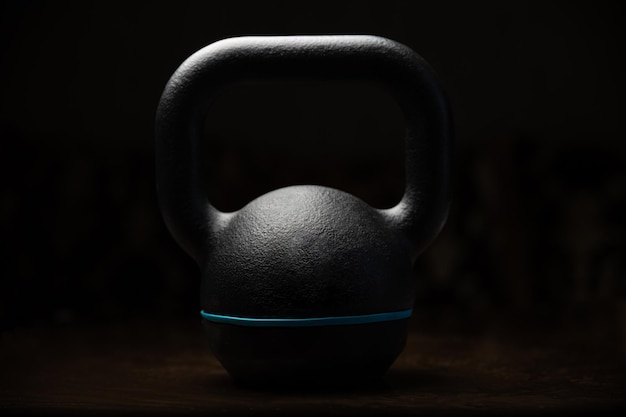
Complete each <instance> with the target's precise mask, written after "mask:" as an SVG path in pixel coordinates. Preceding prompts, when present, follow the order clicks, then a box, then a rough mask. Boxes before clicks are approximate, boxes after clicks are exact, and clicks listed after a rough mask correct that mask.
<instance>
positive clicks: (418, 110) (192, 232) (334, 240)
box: [156, 36, 452, 384]
mask: <svg viewBox="0 0 626 417" xmlns="http://www.w3.org/2000/svg"><path fill="white" fill-rule="evenodd" d="M270 79H278V80H286V79H300V80H302V79H318V80H319V79H326V80H342V79H352V80H355V79H356V80H368V81H371V82H375V83H381V84H383V85H384V86H386V88H388V89H389V90H390V92H391V93H392V94H393V96H394V97H395V99H396V100H397V101H398V103H399V105H400V107H401V108H402V111H403V112H404V116H405V120H406V189H405V193H404V196H403V198H402V200H401V201H400V202H399V204H398V205H397V206H395V207H393V208H391V209H386V210H379V209H375V208H372V207H371V206H369V205H367V204H366V203H364V202H363V201H361V200H360V199H358V198H356V197H354V196H352V195H350V194H348V193H345V192H342V191H339V190H336V189H331V188H327V187H321V186H313V185H305V186H292V187H286V188H281V189H278V190H275V191H272V192H270V193H268V194H265V195H263V196H261V197H259V198H257V199H255V200H253V201H251V202H250V203H248V204H247V205H246V206H245V207H243V208H242V209H241V210H239V211H237V212H233V213H222V212H220V211H218V210H217V209H215V208H214V207H213V206H212V205H211V204H210V202H209V201H208V199H207V195H206V188H205V185H204V182H203V177H202V172H203V169H202V167H203V164H204V161H203V160H202V158H201V153H200V152H199V151H198V148H199V146H200V142H201V140H202V132H203V122H204V120H205V116H206V113H207V111H208V109H209V106H210V104H211V100H212V99H213V98H214V97H215V95H216V92H217V91H218V90H219V89H220V88H222V87H224V86H226V85H229V84H231V83H234V82H237V81H242V80H270ZM451 140H452V129H451V116H450V113H449V111H448V107H447V101H446V98H445V95H444V93H443V91H442V89H441V86H440V84H439V82H438V80H437V78H436V75H435V74H434V72H433V71H432V69H431V68H430V67H429V66H428V64H427V63H426V62H425V61H424V60H423V59H422V58H421V57H420V56H419V55H417V54H416V53H415V52H413V51H412V50H410V49H409V48H408V47H406V46H404V45H401V44H399V43H397V42H394V41H391V40H388V39H385V38H381V37H375V36H293V37H290V36H286V37H272V36H270V37H240V38H231V39H226V40H222V41H219V42H215V43H213V44H211V45H209V46H207V47H205V48H203V49H201V50H200V51H198V52H196V53H195V54H193V55H192V56H191V57H189V58H188V59H187V60H186V61H185V62H184V63H183V64H182V65H181V66H180V67H179V68H178V70H177V71H176V72H175V73H174V75H173V76H172V77H171V79H170V80H169V82H168V84H167V86H166V87H165V90H164V92H163V95H162V96H161V101H160V103H159V107H158V111H157V117H156V164H157V188H158V194H159V202H160V206H161V210H162V212H163V217H164V219H165V223H166V224H167V226H168V228H169V230H170V232H171V233H172V235H173V236H174V238H175V239H176V241H177V242H178V244H179V245H180V246H181V247H182V248H183V249H184V250H185V251H186V252H187V253H188V254H189V255H190V256H191V257H193V258H194V259H195V260H196V262H197V263H198V265H199V266H200V269H201V270H202V286H201V288H202V289H201V306H202V311H201V315H202V317H203V323H204V326H205V328H206V330H207V331H208V335H209V340H210V345H211V348H212V350H213V352H214V354H215V356H216V357H217V358H218V359H219V360H220V362H221V363H222V365H223V366H224V367H225V368H226V370H227V371H228V372H229V373H230V374H231V376H232V377H234V379H235V380H237V381H241V382H250V383H260V384H270V383H281V382H286V383H289V384H293V383H297V382H304V383H307V382H324V381H328V382H333V383H336V382H340V381H341V382H361V381H364V380H369V379H372V378H379V377H381V376H382V375H383V374H384V373H385V372H386V370H387V369H388V368H389V366H390V365H391V364H392V362H393V361H394V360H395V358H396V357H397V356H398V355H399V353H400V352H401V351H402V349H403V347H404V344H405V341H406V336H407V322H408V319H409V317H410V315H411V312H412V306H413V301H414V276H413V273H412V269H413V264H414V261H415V259H416V257H417V255H418V254H419V253H420V252H421V251H422V250H423V249H424V248H425V247H426V246H428V245H429V244H430V242H431V241H432V240H433V239H434V238H435V237H436V235H437V234H438V233H439V231H440V230H441V228H442V226H443V224H444V223H445V220H446V217H447V213H448V207H449V202H450V179H449V175H450V147H451Z"/></svg>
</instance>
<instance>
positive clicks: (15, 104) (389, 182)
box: [0, 0, 626, 352]
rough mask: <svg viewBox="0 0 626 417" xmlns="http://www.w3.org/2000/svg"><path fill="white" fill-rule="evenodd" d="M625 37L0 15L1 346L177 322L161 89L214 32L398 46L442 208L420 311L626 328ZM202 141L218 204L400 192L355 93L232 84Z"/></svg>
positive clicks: (388, 111) (186, 5)
mask: <svg viewBox="0 0 626 417" xmlns="http://www.w3.org/2000/svg"><path fill="white" fill-rule="evenodd" d="M624 27H625V25H624V5H623V4H621V3H620V2H601V1H597V2H593V3H591V2H571V1H570V2H523V1H509V2H499V1H490V2H466V1H437V2H424V1H390V0H387V1H345V2H331V1H302V2H294V1H265V2H260V1H256V2H242V1H237V2H234V1H233V2H214V1H204V2H188V1H176V2H169V3H166V2H162V1H161V2H125V3H121V2H119V3H117V4H116V3H115V2H111V1H106V2H80V3H79V2H76V3H69V2H33V1H20V2H17V1H15V2H2V3H1V6H0V31H1V35H0V75H1V77H0V79H1V80H2V87H1V90H0V161H1V163H0V169H1V170H2V173H1V175H0V178H1V179H0V181H1V184H2V188H1V193H2V194H1V199H0V202H1V204H0V233H1V236H2V239H1V245H2V247H1V256H0V324H1V326H2V330H3V331H11V330H12V329H15V328H16V327H21V326H30V325H35V324H45V325H48V324H50V325H65V324H71V323H85V322H94V321H123V320H127V319H129V318H132V317H147V316H151V317H157V318H164V319H169V318H187V317H196V316H197V314H198V309H199V295H198V290H199V271H198V269H197V267H196V265H195V264H194V263H193V262H192V261H191V259H190V258H188V257H187V256H186V254H184V253H183V252H182V251H181V250H180V249H179V248H178V246H177V245H176V244H175V242H174V241H173V239H172V238H171V237H170V235H169V233H168V232H167V230H166V229H165V226H164V223H163V221H162V219H161V217H160V212H159V209H158V206H157V201H156V192H155V178H154V143H153V142H154V127H153V126H154V115H155V111H156V107H157V104H158V101H159V97H160V94H161V92H162V90H163V88H164V86H165V83H166V82H167V80H168V78H169V77H170V75H171V74H172V73H173V72H174V71H175V70H176V68H177V67H178V66H179V65H180V64H181V63H182V61H183V60H184V59H186V58H187V57H188V56H189V55H190V54H192V53H193V52H195V51H196V50H198V49H200V48H201V47H203V46H205V45H207V44H209V43H211V42H214V41H216V40H219V39H223V38H226V37H231V36H240V35H272V34H344V33H345V34H376V35H381V36H385V37H388V38H391V39H394V40H396V41H399V42H402V43H404V44H406V45H408V46H409V47H411V48H412V49H414V50H415V51H416V52H418V53H419V54H421V55H422V56H423V57H424V58H425V59H426V60H427V61H428V62H429V63H430V64H431V65H432V66H433V67H434V69H435V70H436V72H437V73H438V74H439V76H440V79H441V82H442V84H443V85H444V87H445V89H446V91H447V92H448V95H449V98H450V103H451V106H452V111H453V114H454V117H455V131H456V146H455V153H454V181H455V184H454V189H455V194H454V202H453V206H452V211H451V215H450V218H449V221H448V223H447V225H446V227H445V229H444V230H443V232H442V234H441V236H440V237H439V238H438V240H437V241H436V242H435V243H434V244H433V245H432V246H431V247H430V248H429V249H428V250H427V251H426V252H425V253H424V254H423V255H422V257H421V258H420V259H419V261H418V264H417V267H416V275H417V280H418V289H417V291H418V292H417V301H416V309H417V310H418V311H419V312H420V317H425V318H426V319H424V320H425V321H428V322H429V323H434V324H433V325H434V326H436V325H437V323H443V322H445V321H446V320H448V321H453V322H457V323H458V322H459V321H458V320H460V319H459V318H462V319H463V320H465V321H467V320H474V321H475V322H477V323H480V322H483V321H486V320H489V319H490V318H493V317H500V316H506V315H513V316H516V317H521V318H525V317H532V318H539V319H540V320H543V319H556V320H564V321H566V322H574V323H576V322H577V321H581V320H582V321H584V320H592V321H593V320H600V321H603V322H606V321H607V320H608V321H611V320H612V321H611V323H613V321H614V323H615V326H618V327H620V326H621V328H623V329H624V334H626V325H625V324H624V323H626V301H625V300H626V278H625V274H626V257H625V256H624V254H625V252H626V251H625V249H626V240H625V236H626V235H625V229H626V221H625V220H624V213H626V170H625V164H624V162H625V159H626V143H625V139H626V138H625V127H624V125H625V124H624V121H623V117H624V114H625V113H624V110H625V109H624V99H623V98H624V95H625V91H624V76H623V74H624V73H625V72H626V71H625V68H624V63H623V57H622V55H623V52H624V50H625V49H624ZM205 130H206V140H207V144H208V145H207V149H208V151H207V155H206V158H207V161H208V163H207V166H208V172H207V175H208V178H209V181H208V185H209V187H208V190H207V193H208V194H209V196H210V199H211V201H213V202H214V204H215V205H216V206H217V207H218V208H220V209H222V210H236V209H238V208H240V207H242V206H243V205H244V204H245V203H246V202H248V201H250V200H251V199H253V198H254V197H257V196H259V195H261V194H263V193H265V192H267V191H270V190H272V189H275V188H277V187H281V186H285V185H292V184H303V183H313V184H321V185H327V186H332V187H336V188H339V189H342V190H344V191H348V192H351V193H353V194H355V195H357V196H359V197H360V198H362V199H364V200H365V201H366V202H368V203H370V204H372V205H374V206H376V207H381V208H382V207H390V206H393V205H394V204H395V203H397V202H398V201H399V199H400V197H401V195H402V190H403V186H404V172H403V169H404V160H403V158H404V145H403V142H402V141H403V137H402V132H403V120H402V115H401V114H400V112H399V110H398V108H397V106H396V104H395V103H394V102H393V100H392V99H391V98H390V97H389V95H388V93H387V92H386V91H384V90H381V89H379V88H378V87H376V86H373V85H368V84H363V83H340V84H338V83H331V82H328V83H312V84H302V83H283V84H267V85H252V86H250V85H248V86H242V85H238V86H233V88H231V89H228V90H225V91H224V92H223V94H221V95H220V96H219V97H218V99H217V101H216V103H215V105H214V106H213V108H212V110H211V112H210V113H209V114H208V115H207V123H206V129H205ZM625 340H626V339H625ZM625 352H626V351H625Z"/></svg>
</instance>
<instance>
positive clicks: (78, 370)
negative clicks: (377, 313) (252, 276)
mask: <svg viewBox="0 0 626 417" xmlns="http://www.w3.org/2000/svg"><path fill="white" fill-rule="evenodd" d="M515 326H516V325H515V324H510V325H507V324H506V323H505V324H504V325H502V326H500V327H499V328H498V329H496V330H494V331H479V332H471V331H456V332H454V331H442V330H433V329H430V330H429V329H424V328H422V329H420V327H419V326H414V328H417V330H414V331H412V332H411V333H410V335H409V340H408V343H407V347H406V349H405V350H404V352H403V353H402V355H401V356H400V357H399V358H398V360H397V361H396V362H395V363H394V365H393V366H392V368H391V369H390V371H389V372H388V374H387V375H386V377H385V379H384V380H383V381H381V383H380V384H378V385H375V386H367V387H361V388H353V389H348V388H346V389H333V390H330V389H327V390H324V389H309V390H305V389H294V390H290V391H284V390H283V391H272V390H263V389H256V390H254V389H249V388H242V387H239V386H237V385H236V384H234V383H233V382H232V381H231V379H230V377H229V376H228V375H227V374H226V372H225V371H224V370H223V369H222V368H221V366H220V364H219V363H218V362H217V361H216V360H215V359H214V357H213V356H212V354H211V353H210V352H209V350H208V343H207V341H206V340H205V336H204V334H203V332H202V328H201V326H200V323H199V320H198V319H194V320H181V321H172V322H157V321H147V320H144V321H133V322H128V323H118V324H94V325H90V326H87V325H66V326H56V327H53V326H48V327H42V328H39V329H37V328H23V329H18V330H17V331H14V332H9V333H5V334H4V335H3V338H2V342H1V344H0V355H1V356H0V414H2V411H4V412H6V414H15V413H25V414H30V413H36V414H63V415H72V414H79V415H93V414H150V415H153V414H185V415H188V414H196V413H198V414H203V415H229V414H234V415H329V414H331V415H404V414H411V415H414V414H419V413H424V412H426V413H428V414H430V413H432V414H467V413H476V414H485V413H488V412H493V413H498V414H502V413H503V412H504V413H507V414H508V413H514V414H537V413H540V414H541V413H552V412H567V413H571V412H581V413H582V412H588V411H590V410H593V411H600V412H602V411H611V412H614V411H616V410H618V409H621V408H626V407H625V406H626V365H625V363H624V362H625V361H624V360H623V356H622V355H621V354H620V352H619V350H620V349H619V348H618V346H617V345H616V343H614V340H613V339H611V337H610V335H609V336H606V335H607V334H608V333H606V332H600V333H598V332H596V333H594V330H593V329H594V326H590V327H589V331H587V332H580V331H577V332H573V331H571V329H570V330H568V329H563V328H554V329H549V328H548V329H547V330H545V329H544V330H541V331H539V330H533V329H532V326H527V328H526V329H515V328H514V327H515Z"/></svg>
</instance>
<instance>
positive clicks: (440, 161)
mask: <svg viewBox="0 0 626 417" xmlns="http://www.w3.org/2000/svg"><path fill="white" fill-rule="evenodd" d="M287 79H318V80H324V79H327V80H341V79H352V80H365V81H372V82H376V83H381V84H383V85H384V86H386V87H387V88H388V89H389V91H390V92H391V93H392V95H393V96H394V98H395V99H396V100H397V102H398V104H399V105H400V107H401V109H402V111H403V113H404V117H405V121H406V180H405V181H406V186H405V187H406V188H405V192H404V195H403V197H402V199H401V201H400V202H399V203H398V204H397V205H396V206H395V207H393V208H390V209H385V210H380V211H381V213H382V214H383V216H385V218H386V219H387V220H388V223H389V227H391V228H394V229H397V230H398V231H399V232H402V233H404V234H405V236H406V237H407V238H408V239H409V241H410V242H411V243H412V246H413V248H414V255H415V256H417V254H418V253H419V252H420V251H421V250H422V249H423V248H425V247H426V246H427V245H428V244H429V243H430V242H431V241H432V240H433V239H434V238H435V237H436V236H437V234H438V233H439V231H440V229H441V227H442V226H443V224H444V223H445V220H446V217H447V214H448V208H449V203H450V178H449V177H450V149H451V141H452V121H451V116H450V112H449V109H448V105H447V100H446V96H445V94H444V92H443V90H442V88H441V86H440V84H439V81H438V79H437V77H436V75H435V73H434V72H433V70H432V69H431V68H430V66H429V65H428V64H427V63H426V62H425V61H424V60H423V59H422V58H421V57H420V56H419V55H417V54H416V53H415V52H413V51H412V50H411V49H409V48H408V47H406V46H404V45H402V44H400V43H397V42H394V41H391V40H389V39H385V38H381V37H377V36H361V35H359V36H353V35H346V36H268V37H240V38H230V39H225V40H222V41H218V42H215V43H213V44H211V45H209V46H206V47H205V48H203V49H201V50H199V51H198V52H196V53H195V54H193V55H192V56H191V57H189V58H188V59H187V60H186V61H185V62H183V64H182V65H181V66H180V67H179V68H178V69H177V71H176V72H175V73H174V74H173V75H172V77H171V78H170V80H169V82H168V83H167V85H166V87H165V90H164V91H163V94H162V96H161V100H160V103H159V106H158V110H157V117H156V167H157V171H156V175H157V189H158V195H159V204H160V206H161V210H162V212H163V216H164V220H165V223H166V225H167V227H168V228H169V230H170V232H171V233H172V235H173V236H174V237H175V239H176V240H177V242H178V243H179V244H180V245H181V247H182V248H183V249H184V250H185V251H186V252H187V253H188V254H189V255H190V256H191V257H193V258H194V259H195V260H196V261H197V262H201V260H202V258H203V257H204V256H205V254H206V253H207V251H209V250H211V248H212V247H213V246H214V245H213V242H212V240H213V239H214V236H215V234H216V233H215V232H216V231H217V230H219V229H220V228H221V227H223V226H224V225H226V224H227V222H228V219H229V217H230V216H232V214H231V213H222V212H220V211H218V210H217V209H215V208H214V207H213V206H212V205H211V204H210V202H209V201H208V198H207V195H206V188H205V183H204V179H203V176H202V173H203V172H204V171H203V169H202V167H203V164H204V161H203V159H202V156H203V154H202V152H200V151H199V149H200V144H201V141H202V132H203V123H204V120H205V117H206V113H207V111H208V108H209V105H210V104H211V101H212V100H213V98H214V97H215V95H216V92H217V91H218V90H219V89H220V88H222V87H224V86H226V85H228V84H231V83H234V82H237V81H244V80H287Z"/></svg>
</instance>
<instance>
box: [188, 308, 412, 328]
mask: <svg viewBox="0 0 626 417" xmlns="http://www.w3.org/2000/svg"><path fill="white" fill-rule="evenodd" d="M412 313H413V309H412V308H409V309H407V310H402V311H392V312H391V313H376V314H364V315H360V316H338V317H313V318H302V319H300V318H286V319H280V318H253V317H238V316H224V315H221V314H211V313H205V312H204V310H203V311H200V315H202V317H204V318H205V319H207V320H208V321H212V322H214V323H223V324H235V325H238V326H249V327H314V326H342V325H347V324H366V323H378V322H381V321H392V320H401V319H406V318H409V317H411V314H412Z"/></svg>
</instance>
